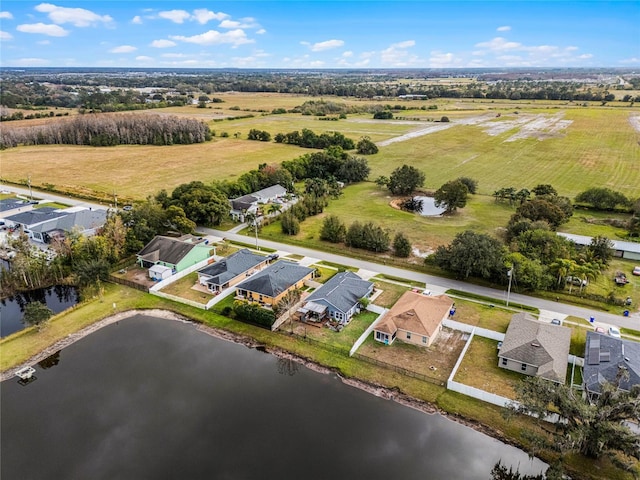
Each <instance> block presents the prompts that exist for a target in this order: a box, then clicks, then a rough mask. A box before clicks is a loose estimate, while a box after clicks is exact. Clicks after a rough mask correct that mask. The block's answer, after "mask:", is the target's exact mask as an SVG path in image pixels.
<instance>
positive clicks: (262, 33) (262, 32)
mask: <svg viewBox="0 0 640 480" xmlns="http://www.w3.org/2000/svg"><path fill="white" fill-rule="evenodd" d="M265 33H267V31H266V30H265V29H264V28H261V29H260V30H257V31H256V34H258V35H264V34H265Z"/></svg>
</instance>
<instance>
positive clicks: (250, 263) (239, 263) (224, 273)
mask: <svg viewBox="0 0 640 480" xmlns="http://www.w3.org/2000/svg"><path fill="white" fill-rule="evenodd" d="M266 260H267V259H266V257H264V256H263V255H258V254H255V253H252V252H250V251H249V250H248V249H246V248H243V249H242V250H238V251H237V252H235V253H233V254H231V255H229V256H228V257H227V258H223V259H222V260H219V261H217V262H216V263H213V264H211V265H207V266H206V267H204V268H202V269H200V270H198V273H200V274H202V275H207V276H209V277H211V278H208V279H207V283H210V284H212V285H224V284H225V283H227V282H228V281H230V280H233V279H234V278H236V277H237V276H238V275H241V274H243V273H244V272H246V271H248V270H251V269H252V268H254V267H255V266H256V265H260V264H261V263H262V262H264V261H266Z"/></svg>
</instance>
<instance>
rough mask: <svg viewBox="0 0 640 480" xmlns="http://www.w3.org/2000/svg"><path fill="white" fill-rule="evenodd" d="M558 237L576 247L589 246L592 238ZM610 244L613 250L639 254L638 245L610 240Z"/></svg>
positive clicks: (580, 236)
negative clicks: (569, 241)
mask: <svg viewBox="0 0 640 480" xmlns="http://www.w3.org/2000/svg"><path fill="white" fill-rule="evenodd" d="M558 235H560V236H561V237H564V238H566V239H567V240H571V241H572V242H573V243H575V244H576V245H591V239H592V238H593V237H588V236H586V235H575V234H573V233H563V232H558ZM611 243H613V249H614V250H622V251H625V252H634V253H640V243H635V242H624V241H622V240H611Z"/></svg>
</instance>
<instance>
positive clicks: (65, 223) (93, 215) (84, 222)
mask: <svg viewBox="0 0 640 480" xmlns="http://www.w3.org/2000/svg"><path fill="white" fill-rule="evenodd" d="M62 213H63V216H61V217H57V218H55V219H53V221H49V222H47V223H45V224H40V225H37V226H36V227H34V228H32V229H31V230H32V231H34V232H50V231H52V230H58V229H59V230H64V231H65V232H68V231H70V230H72V229H73V227H81V228H82V230H91V229H95V228H99V227H101V226H102V225H104V222H105V221H106V220H107V211H106V210H100V209H97V210H96V209H91V210H90V209H88V208H87V209H82V210H76V211H72V212H64V211H63V212H62Z"/></svg>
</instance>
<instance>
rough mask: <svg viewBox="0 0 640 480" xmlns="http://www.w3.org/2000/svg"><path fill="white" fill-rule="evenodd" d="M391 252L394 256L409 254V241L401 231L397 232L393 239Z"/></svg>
mask: <svg viewBox="0 0 640 480" xmlns="http://www.w3.org/2000/svg"><path fill="white" fill-rule="evenodd" d="M393 253H394V255H395V256H396V257H402V258H407V257H408V256H409V255H411V242H410V241H409V239H408V238H407V237H405V236H404V234H403V233H402V232H398V233H397V234H396V236H395V238H394V239H393Z"/></svg>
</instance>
